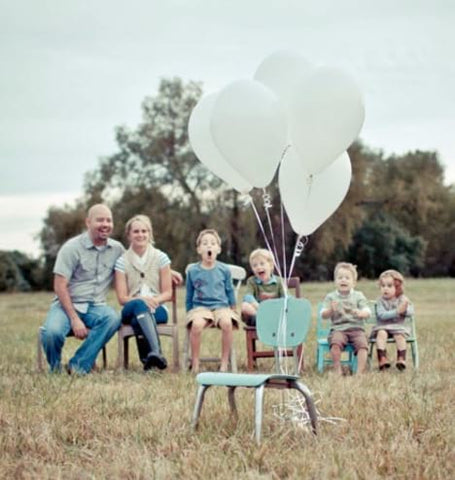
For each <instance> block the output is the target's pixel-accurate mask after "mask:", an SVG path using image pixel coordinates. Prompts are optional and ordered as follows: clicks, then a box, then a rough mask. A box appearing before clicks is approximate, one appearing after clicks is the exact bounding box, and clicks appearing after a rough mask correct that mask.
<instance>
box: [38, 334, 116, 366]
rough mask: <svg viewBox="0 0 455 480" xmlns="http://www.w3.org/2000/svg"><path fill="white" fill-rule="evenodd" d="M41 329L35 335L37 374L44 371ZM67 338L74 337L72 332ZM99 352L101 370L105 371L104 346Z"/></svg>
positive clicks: (105, 353)
mask: <svg viewBox="0 0 455 480" xmlns="http://www.w3.org/2000/svg"><path fill="white" fill-rule="evenodd" d="M43 328H44V327H42V326H41V327H39V328H38V335H37V341H36V368H37V370H38V371H39V372H42V371H43V370H44V358H43V357H44V355H43V353H44V352H43V344H42V343H41V332H42V331H43ZM67 337H74V333H73V331H70V333H69V334H68V335H67ZM74 338H76V337H74ZM101 351H102V355H103V368H104V369H105V370H106V368H107V352H106V346H104V347H103V348H102V350H101ZM93 368H96V365H94V366H93Z"/></svg>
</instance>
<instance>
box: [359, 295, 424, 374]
mask: <svg viewBox="0 0 455 480" xmlns="http://www.w3.org/2000/svg"><path fill="white" fill-rule="evenodd" d="M370 306H371V312H372V315H371V317H370V318H369V319H368V323H371V324H376V302H372V303H371V304H370ZM404 325H405V326H407V327H408V328H409V330H410V331H411V335H410V336H409V337H408V338H406V344H408V345H410V346H411V353H412V363H413V364H414V368H415V369H416V370H418V368H419V346H418V343H417V333H416V325H415V317H414V315H409V316H406V317H405V322H404ZM368 341H369V344H370V348H369V351H368V362H369V364H370V365H371V364H372V360H373V349H374V346H375V345H376V339H375V338H369V340H368ZM387 343H395V339H394V338H393V337H392V338H388V339H387Z"/></svg>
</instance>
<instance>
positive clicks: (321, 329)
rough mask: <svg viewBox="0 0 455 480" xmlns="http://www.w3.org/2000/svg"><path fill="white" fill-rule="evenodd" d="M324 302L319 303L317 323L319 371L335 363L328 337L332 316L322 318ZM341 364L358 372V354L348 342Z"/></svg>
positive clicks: (317, 364)
mask: <svg viewBox="0 0 455 480" xmlns="http://www.w3.org/2000/svg"><path fill="white" fill-rule="evenodd" d="M321 310H322V303H320V304H319V305H318V318H317V323H316V345H317V347H316V348H317V350H316V367H317V369H318V372H319V373H322V372H323V371H324V367H325V366H327V365H333V361H332V357H331V355H330V345H329V342H328V340H327V337H328V335H329V332H330V326H331V320H330V318H322V316H321ZM342 355H343V356H342V358H341V365H346V366H348V367H349V369H350V370H351V372H352V373H355V372H357V356H356V355H355V351H354V347H353V345H351V344H347V345H346V347H345V348H344V350H343V352H342Z"/></svg>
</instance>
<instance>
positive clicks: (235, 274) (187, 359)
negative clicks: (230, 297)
mask: <svg viewBox="0 0 455 480" xmlns="http://www.w3.org/2000/svg"><path fill="white" fill-rule="evenodd" d="M191 265H194V264H193V263H190V264H188V265H187V266H186V268H185V273H186V272H187V271H188V269H189V268H190V267H191ZM227 266H228V267H229V270H230V272H231V277H232V282H233V284H234V291H235V298H236V300H237V299H238V296H239V290H240V286H241V285H242V281H243V280H245V278H246V270H245V269H244V268H243V267H240V266H239V265H232V264H227ZM185 330H186V334H185V343H184V346H183V368H184V369H185V370H186V369H189V368H191V362H192V361H191V343H190V331H189V329H188V328H186V329H185ZM199 362H200V363H213V362H221V358H220V357H202V356H201V357H200V358H199ZM229 363H230V368H231V371H232V372H236V371H237V358H236V355H235V348H234V344H233V345H232V348H231V352H230V355H229Z"/></svg>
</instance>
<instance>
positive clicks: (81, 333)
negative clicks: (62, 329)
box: [71, 318, 88, 340]
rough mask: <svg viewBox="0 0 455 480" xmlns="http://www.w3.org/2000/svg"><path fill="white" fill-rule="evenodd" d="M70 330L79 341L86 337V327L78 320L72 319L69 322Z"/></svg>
mask: <svg viewBox="0 0 455 480" xmlns="http://www.w3.org/2000/svg"><path fill="white" fill-rule="evenodd" d="M71 329H72V330H73V333H74V336H75V337H76V338H79V339H80V340H82V339H83V338H85V337H86V336H87V335H88V330H87V327H86V326H85V325H84V322H83V321H82V320H81V319H80V318H74V319H72V320H71Z"/></svg>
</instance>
